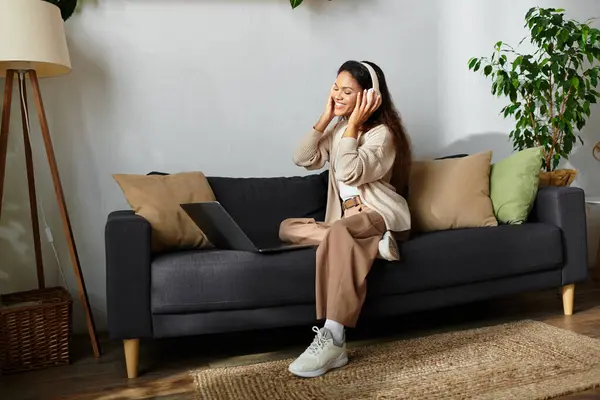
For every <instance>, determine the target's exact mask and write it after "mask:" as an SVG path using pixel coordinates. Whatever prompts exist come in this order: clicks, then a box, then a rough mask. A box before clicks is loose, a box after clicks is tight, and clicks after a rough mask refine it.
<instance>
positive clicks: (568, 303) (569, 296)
mask: <svg viewBox="0 0 600 400" xmlns="http://www.w3.org/2000/svg"><path fill="white" fill-rule="evenodd" d="M562 298H563V310H564V312H565V315H573V302H574V301H575V285H574V284H571V285H567V286H563V288H562Z"/></svg>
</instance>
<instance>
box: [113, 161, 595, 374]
mask: <svg viewBox="0 0 600 400" xmlns="http://www.w3.org/2000/svg"><path fill="white" fill-rule="evenodd" d="M208 179H209V182H210V184H211V186H212V188H213V190H214V192H215V195H216V198H217V200H218V201H220V202H221V203H222V204H223V206H224V207H225V208H226V209H227V210H228V211H229V212H230V214H231V215H232V216H233V218H234V219H235V220H236V221H237V222H238V223H239V224H240V225H241V227H242V228H243V229H244V230H245V231H246V232H247V233H248V235H249V236H250V237H251V238H252V239H254V240H256V241H259V242H262V243H265V242H267V243H268V242H277V241H278V237H277V236H278V227H279V223H280V222H281V221H282V220H283V219H285V218H288V217H314V218H316V219H318V220H322V219H323V218H324V213H325V201H326V194H327V179H328V178H327V172H324V173H321V174H315V175H309V176H305V177H290V178H224V177H209V178H208ZM586 232H587V230H586V218H585V202H584V192H583V191H582V190H581V189H578V188H556V187H553V188H543V189H540V191H539V192H538V196H537V200H536V202H535V206H534V208H533V210H532V212H531V215H530V219H529V221H528V222H527V223H525V224H523V225H519V226H510V225H505V226H498V227H493V228H476V229H460V230H451V231H443V232H435V233H429V234H421V235H413V237H411V238H410V240H408V241H407V242H404V243H402V244H401V253H402V260H401V261H400V262H386V261H383V260H377V261H376V264H375V265H374V267H373V269H372V272H371V274H370V275H369V277H368V295H367V300H366V303H365V306H364V309H363V313H362V314H361V320H364V319H368V318H377V317H382V316H393V315H399V314H402V313H408V312H414V311H419V310H426V309H431V308H437V307H444V306H450V305H455V304H459V303H466V302H472V301H477V300H482V299H489V298H492V297H498V296H508V295H513V294H517V293H521V292H526V291H534V290H541V289H549V288H558V287H562V288H563V302H564V312H565V313H566V314H570V313H572V308H573V307H572V303H573V289H574V286H573V285H574V284H575V283H577V282H581V281H584V280H585V279H586V278H587V274H588V269H587V241H586V235H587V233H586ZM105 238H106V278H107V306H108V330H109V334H110V337H111V338H112V339H119V340H123V341H124V347H125V355H126V361H127V372H128V376H129V377H130V378H132V377H136V376H137V374H138V372H137V369H138V366H137V358H138V352H139V339H143V338H166V337H176V336H187V335H198V334H208V333H220V332H230V331H241V330H253V329H264V328H273V327H281V326H294V325H305V324H311V323H314V322H315V309H314V301H315V283H314V281H315V250H314V249H304V250H297V251H292V252H285V253H279V254H270V255H261V254H253V253H244V252H235V251H225V250H186V251H176V252H170V253H165V254H152V252H151V250H150V248H151V247H150V243H151V240H150V238H151V228H150V225H149V223H148V222H147V221H146V220H145V219H143V218H142V217H139V216H137V215H135V214H134V213H133V212H132V211H115V212H112V213H111V214H110V215H109V216H108V220H107V223H106V230H105ZM359 324H360V322H359Z"/></svg>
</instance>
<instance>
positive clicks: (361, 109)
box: [280, 61, 411, 377]
mask: <svg viewBox="0 0 600 400" xmlns="http://www.w3.org/2000/svg"><path fill="white" fill-rule="evenodd" d="M334 117H338V121H337V122H336V123H335V124H334V126H333V127H331V128H328V126H329V125H330V123H331V122H332V121H333V119H334ZM294 162H295V163H296V164H297V165H299V166H302V167H305V168H306V169H308V170H315V169H320V168H323V167H324V166H325V163H326V162H329V164H330V169H329V188H328V198H327V210H326V217H325V221H324V222H317V221H315V220H314V219H308V218H292V219H287V220H285V221H283V222H282V224H281V227H280V238H281V239H282V240H283V241H286V242H290V243H309V244H315V245H318V249H317V273H316V304H317V319H326V321H325V325H324V327H323V328H321V329H320V330H319V329H318V328H317V327H314V328H313V331H315V332H316V337H315V339H314V340H313V342H312V344H311V345H310V346H309V347H308V348H307V349H306V351H305V352H304V353H302V354H301V355H300V357H299V358H298V359H296V360H295V361H294V362H293V363H292V364H291V365H290V366H289V370H290V372H292V373H293V374H295V375H298V376H302V377H316V376H320V375H323V374H325V373H326V372H327V371H328V370H330V369H332V368H338V367H342V366H344V365H346V364H347V362H348V356H347V353H346V343H345V327H354V326H355V325H356V322H357V320H358V316H359V314H360V310H361V308H362V305H363V302H364V300H365V295H366V277H367V274H368V272H369V270H370V269H371V266H372V264H373V262H374V261H375V259H376V258H378V257H381V258H384V259H387V260H398V259H399V254H398V253H399V252H398V247H397V244H396V240H395V238H394V235H393V233H407V232H408V231H409V230H410V213H409V210H408V205H407V202H406V200H405V199H404V197H403V196H402V195H401V193H404V190H405V188H406V186H407V181H408V174H409V170H410V164H411V150H410V144H409V141H408V138H407V136H406V133H405V132H404V129H403V127H402V123H401V120H400V117H399V115H398V112H397V111H396V109H395V107H394V104H393V102H392V99H391V96H390V93H389V91H388V88H387V84H386V81H385V76H384V75H383V71H382V70H381V69H380V68H379V67H378V66H377V65H375V64H373V63H371V62H357V61H348V62H346V63H344V64H343V65H342V66H341V67H340V69H339V71H338V75H337V79H336V81H335V83H334V84H333V87H332V88H331V91H330V94H329V96H328V98H327V104H326V107H325V111H324V112H323V114H322V115H321V117H320V118H319V120H318V121H317V123H316V124H315V126H314V127H313V129H312V130H311V131H310V132H309V133H308V134H307V135H306V137H305V138H304V139H303V140H302V142H301V143H300V146H299V148H298V149H297V151H296V153H295V155H294ZM392 175H393V180H394V182H393V184H392V183H391V182H392Z"/></svg>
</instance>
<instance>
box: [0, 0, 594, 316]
mask: <svg viewBox="0 0 600 400" xmlns="http://www.w3.org/2000/svg"><path fill="white" fill-rule="evenodd" d="M533 4H534V2H529V1H523V0H510V1H504V2H502V5H501V6H499V3H498V2H491V1H481V0H454V1H451V2H450V1H447V0H421V1H409V0H333V1H325V0H305V4H304V5H302V6H301V7H300V8H298V9H296V10H294V11H292V10H291V9H290V7H289V2H288V1H287V0H230V1H222V0H195V1H194V0H164V1H159V0H110V1H108V0H100V4H99V5H98V6H91V7H89V8H86V9H85V10H84V12H83V13H82V14H80V15H76V16H75V17H73V18H72V19H71V20H69V21H68V22H67V32H68V41H69V46H70V51H71V56H72V61H73V72H72V73H71V74H70V75H68V76H65V77H61V78H55V79H50V80H46V81H44V82H43V84H42V88H43V92H44V96H45V101H46V106H47V111H48V116H49V119H50V126H51V129H52V134H53V138H54V141H55V149H56V153H57V158H58V162H59V167H60V171H61V174H62V179H63V185H64V189H65V193H66V196H67V203H68V206H69V211H70V214H71V219H72V224H73V230H74V232H75V235H76V240H77V245H78V248H79V253H80V258H81V263H82V266H83V270H84V274H85V278H86V280H87V285H88V290H89V294H90V298H91V300H92V303H93V308H94V312H95V317H96V318H97V322H98V325H99V327H100V328H103V327H104V326H105V319H106V315H105V266H104V236H103V234H104V224H105V221H106V216H107V214H108V213H109V212H110V211H112V210H115V209H122V208H127V204H126V202H125V200H124V198H123V196H122V193H121V192H120V190H119V188H118V187H117V185H116V184H115V182H114V181H113V179H112V178H111V174H113V173H117V172H118V173H146V172H148V171H150V170H163V171H169V172H176V171H185V170H202V171H204V172H205V173H206V174H208V175H230V176H278V175H293V174H304V173H305V172H304V171H302V170H300V169H298V168H297V167H295V166H294V165H293V164H292V161H291V154H292V150H293V148H294V146H295V145H296V144H297V142H298V139H299V138H300V136H301V135H303V134H304V133H305V131H306V130H307V129H310V127H311V126H312V124H313V123H314V122H315V121H316V119H317V117H318V115H319V113H320V112H321V110H322V108H323V103H324V99H325V96H326V95H327V91H328V89H329V87H330V85H331V83H332V81H333V79H334V78H335V71H336V69H337V67H338V66H339V65H340V64H341V63H342V62H343V61H345V60H347V59H368V60H373V61H375V62H377V63H378V64H379V65H380V66H381V67H382V68H383V69H384V71H385V73H386V75H387V78H388V82H389V85H390V88H391V91H392V93H393V97H394V99H395V101H396V104H397V106H398V108H399V109H400V110H401V112H402V115H403V117H404V120H405V123H406V126H407V128H408V130H409V132H410V134H411V136H412V139H413V142H414V146H415V151H416V153H417V155H418V156H427V157H428V156H434V155H439V154H447V153H454V152H473V151H480V150H485V149H488V148H489V149H493V150H494V152H495V160H497V159H500V158H502V157H504V156H506V155H507V154H509V153H510V151H511V145H510V143H509V142H508V136H507V133H508V131H509V130H510V126H511V123H510V121H505V120H503V119H501V118H500V117H499V116H498V113H499V110H500V108H501V107H502V105H503V104H502V101H500V100H496V99H493V98H492V97H491V95H490V94H489V93H490V89H489V88H490V82H489V81H486V80H485V79H484V78H483V77H482V76H481V75H479V74H475V73H472V72H469V71H468V69H467V67H466V65H467V60H468V59H469V58H470V57H471V56H481V55H489V54H491V51H492V50H493V45H494V43H496V41H498V40H504V41H506V42H510V43H517V42H518V41H519V40H520V39H521V38H522V37H523V36H524V35H525V33H526V31H525V30H524V28H523V17H524V15H525V13H526V11H527V9H528V8H529V7H530V6H532V5H533ZM537 4H539V5H541V6H565V7H566V8H568V11H569V15H570V16H572V17H576V18H579V19H585V18H587V17H590V16H597V15H600V3H599V2H597V1H594V0H580V1H577V2H569V1H566V0H561V1H558V0H557V1H554V2H550V1H538V2H537ZM598 115H600V113H597V114H596V117H595V119H594V121H593V122H592V123H591V124H590V126H589V127H588V128H587V129H586V131H585V134H584V136H585V139H586V146H585V147H582V148H581V149H578V150H577V151H576V152H575V155H574V157H573V164H574V165H575V166H576V167H577V168H580V169H581V170H582V174H581V179H580V181H578V184H580V185H582V186H584V187H585V188H586V189H589V190H590V191H591V192H594V191H595V192H596V193H598V189H596V188H597V183H598V182H599V181H600V179H599V178H597V176H599V175H600V174H598V173H597V170H600V163H598V164H597V162H596V161H595V160H593V158H591V146H592V145H593V144H594V143H595V142H596V141H598V140H600V137H599V135H598V133H597V128H598V127H599V126H600V124H599V121H598V118H600V117H598ZM32 117H35V114H34V113H32ZM13 119H14V121H13V122H14V123H13V127H14V129H13V132H12V133H15V135H13V137H12V138H11V155H10V157H9V170H8V181H7V183H8V186H7V193H6V200H5V203H6V205H5V210H6V211H7V212H6V214H5V215H3V216H2V220H1V223H0V254H1V258H0V260H1V261H0V262H1V264H0V269H6V270H8V272H9V273H10V275H11V281H10V283H9V285H8V286H7V285H6V284H5V288H6V287H8V290H20V289H25V288H30V287H32V286H33V285H34V284H35V280H34V274H33V271H34V268H35V267H34V263H33V255H32V247H31V245H30V243H29V242H28V240H29V236H30V228H29V226H30V225H29V220H28V206H27V203H26V199H27V197H26V185H25V182H24V177H25V175H24V172H23V168H24V166H23V162H22V160H21V159H20V158H19V157H20V156H19V155H20V154H21V151H22V139H21V137H20V131H19V130H18V129H19V119H18V113H17V109H16V107H15V108H14V113H13ZM34 137H35V140H34V146H35V148H36V168H37V170H38V173H39V174H40V175H38V176H39V178H38V181H39V186H40V188H39V191H40V197H41V198H42V200H43V205H44V209H45V211H46V214H47V215H48V224H49V225H50V227H51V229H52V231H53V233H54V237H55V239H56V241H55V244H56V248H57V250H58V254H59V259H60V262H61V264H62V266H63V268H64V271H65V274H66V276H67V280H68V283H69V287H70V289H71V291H72V292H73V294H74V295H75V296H76V290H75V287H76V286H75V284H74V281H73V278H72V276H73V274H72V270H71V269H70V260H69V257H68V252H67V251H66V245H65V241H64V238H63V236H62V232H61V225H60V219H59V217H58V213H57V208H56V205H55V202H54V197H53V192H52V186H51V183H50V180H49V174H48V171H47V164H45V160H44V158H43V149H42V148H41V140H39V129H37V127H36V125H35V124H34ZM267 147H270V148H271V150H268V151H267ZM598 194H600V193H598ZM44 254H45V259H46V262H47V263H46V264H47V269H48V275H49V277H50V278H49V279H50V280H51V282H53V283H60V282H61V280H60V279H59V277H60V275H59V274H58V270H57V268H56V265H57V263H56V261H54V256H53V254H52V250H51V247H50V246H49V245H48V244H47V243H44ZM132 284H134V283H133V282H132ZM8 290H7V289H5V291H8ZM77 310H79V307H78V308H77ZM78 312H79V311H78ZM77 321H78V325H79V326H81V314H80V312H79V313H78V314H77Z"/></svg>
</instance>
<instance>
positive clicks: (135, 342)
mask: <svg viewBox="0 0 600 400" xmlns="http://www.w3.org/2000/svg"><path fill="white" fill-rule="evenodd" d="M123 347H124V349H125V364H126V366H127V378H129V379H133V378H137V377H138V365H139V360H140V339H126V340H123Z"/></svg>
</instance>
